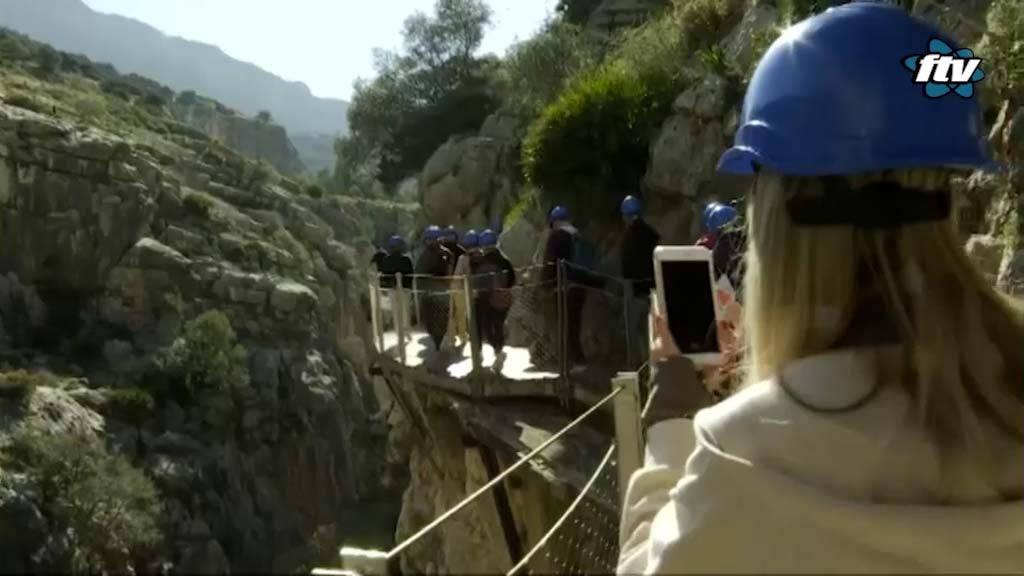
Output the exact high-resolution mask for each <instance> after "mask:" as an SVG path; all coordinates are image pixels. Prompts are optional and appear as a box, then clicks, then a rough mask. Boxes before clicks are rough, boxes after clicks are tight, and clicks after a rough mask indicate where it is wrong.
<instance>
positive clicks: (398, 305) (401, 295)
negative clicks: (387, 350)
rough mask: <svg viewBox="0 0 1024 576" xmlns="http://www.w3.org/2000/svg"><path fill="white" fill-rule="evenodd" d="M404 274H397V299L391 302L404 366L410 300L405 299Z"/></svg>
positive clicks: (400, 357)
mask: <svg viewBox="0 0 1024 576" xmlns="http://www.w3.org/2000/svg"><path fill="white" fill-rule="evenodd" d="M402 282H403V280H402V274H401V273H398V274H395V301H394V302H392V303H391V306H392V307H393V308H394V309H395V332H397V333H398V361H399V362H401V363H402V366H407V364H406V358H405V357H406V349H407V346H406V345H405V331H406V329H407V326H406V325H405V317H406V315H407V314H408V308H407V306H408V302H406V301H405V288H404V287H403V286H402Z"/></svg>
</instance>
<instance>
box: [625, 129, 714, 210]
mask: <svg viewBox="0 0 1024 576" xmlns="http://www.w3.org/2000/svg"><path fill="white" fill-rule="evenodd" d="M725 146H726V142H725V137H724V135H723V131H722V125H721V124H720V123H719V122H718V121H717V120H712V121H709V122H707V123H703V124H702V123H701V122H700V121H698V120H696V119H694V118H693V117H691V116H690V115H689V114H688V113H681V114H675V115H673V116H671V117H669V118H668V120H666V121H665V123H664V124H663V125H662V127H661V130H660V131H659V132H658V135H657V136H656V137H655V139H654V140H653V141H652V143H651V153H650V162H649V164H648V168H647V173H646V174H645V175H644V184H645V185H647V187H648V188H650V189H652V190H654V191H657V192H658V193H661V194H665V195H667V196H675V197H678V196H688V197H693V196H696V195H697V194H698V193H699V192H700V191H701V189H702V187H704V186H706V185H707V184H708V183H709V182H710V181H711V180H712V178H713V177H714V170H715V165H716V163H717V160H718V157H719V156H720V155H721V154H722V152H723V151H724V150H725Z"/></svg>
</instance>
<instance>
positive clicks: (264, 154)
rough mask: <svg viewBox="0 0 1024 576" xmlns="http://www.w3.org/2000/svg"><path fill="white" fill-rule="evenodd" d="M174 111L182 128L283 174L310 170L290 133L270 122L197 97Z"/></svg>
mask: <svg viewBox="0 0 1024 576" xmlns="http://www.w3.org/2000/svg"><path fill="white" fill-rule="evenodd" d="M186 94H187V93H186ZM170 110H171V115H172V116H173V117H174V118H175V119H176V120H178V121H179V122H181V123H182V124H185V125H187V126H191V127H193V128H195V129H196V130H200V131H202V132H203V133H204V134H206V135H207V136H209V137H210V138H213V139H215V140H218V141H220V142H222V143H223V144H225V145H226V146H228V147H229V148H233V149H235V150H237V151H239V152H241V153H242V154H245V155H246V156H249V157H250V158H256V159H263V160H266V161H267V162H269V163H270V164H271V165H272V166H273V167H274V168H276V169H277V170H278V171H280V172H281V173H282V174H299V173H301V172H303V171H304V170H305V169H306V167H305V165H303V163H302V161H301V160H299V153H298V151H297V150H296V149H295V146H294V145H293V144H292V142H291V140H289V139H288V132H287V131H286V130H285V129H284V127H283V126H281V125H279V124H276V123H274V122H273V121H272V119H270V118H267V119H263V120H261V119H257V118H246V117H244V116H241V115H239V114H238V113H236V112H234V111H232V110H228V109H226V108H225V107H223V106H219V105H218V104H217V103H216V102H214V101H211V100H206V99H203V98H198V97H194V96H193V97H191V98H187V97H186V98H183V97H178V98H177V99H175V101H174V102H173V103H172V104H171V107H170Z"/></svg>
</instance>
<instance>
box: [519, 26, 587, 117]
mask: <svg viewBox="0 0 1024 576" xmlns="http://www.w3.org/2000/svg"><path fill="white" fill-rule="evenodd" d="M600 60H601V46H600V45H599V44H598V43H597V42H596V41H595V40H593V39H592V38H591V37H590V36H588V35H587V34H586V33H585V32H584V31H583V29H582V28H581V27H579V26H576V25H573V24H568V23H566V22H562V21H558V20H556V21H554V22H551V23H550V24H548V25H547V26H546V27H545V28H544V29H543V30H541V31H540V32H539V33H538V34H537V35H536V36H534V37H533V38H530V39H529V40H526V41H524V42H520V43H519V44H516V45H515V46H513V47H512V48H510V49H509V51H508V54H507V55H506V56H505V59H504V61H503V62H502V66H501V84H502V85H501V89H502V93H503V94H504V96H505V101H506V104H507V105H509V106H510V107H511V108H513V109H515V110H516V111H518V112H519V113H520V114H523V115H529V116H533V115H535V114H537V113H538V112H539V111H540V110H541V109H543V108H544V106H546V105H548V104H550V103H551V102H552V101H553V100H555V98H557V97H558V95H559V94H561V93H562V91H563V90H565V88H566V86H567V85H568V83H569V82H570V81H571V80H572V79H573V78H575V77H576V76H578V75H579V74H581V73H583V72H584V71H587V70H591V69H593V68H594V67H596V66H597V64H598V63H599V62H600Z"/></svg>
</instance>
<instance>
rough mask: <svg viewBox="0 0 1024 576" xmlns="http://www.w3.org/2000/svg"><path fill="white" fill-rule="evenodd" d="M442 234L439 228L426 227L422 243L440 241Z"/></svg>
mask: <svg viewBox="0 0 1024 576" xmlns="http://www.w3.org/2000/svg"><path fill="white" fill-rule="evenodd" d="M442 234H443V232H442V231H441V227H440V226H433V225H431V226H427V228H426V230H424V231H423V241H424V242H437V241H438V240H440V239H441V236H442Z"/></svg>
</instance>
